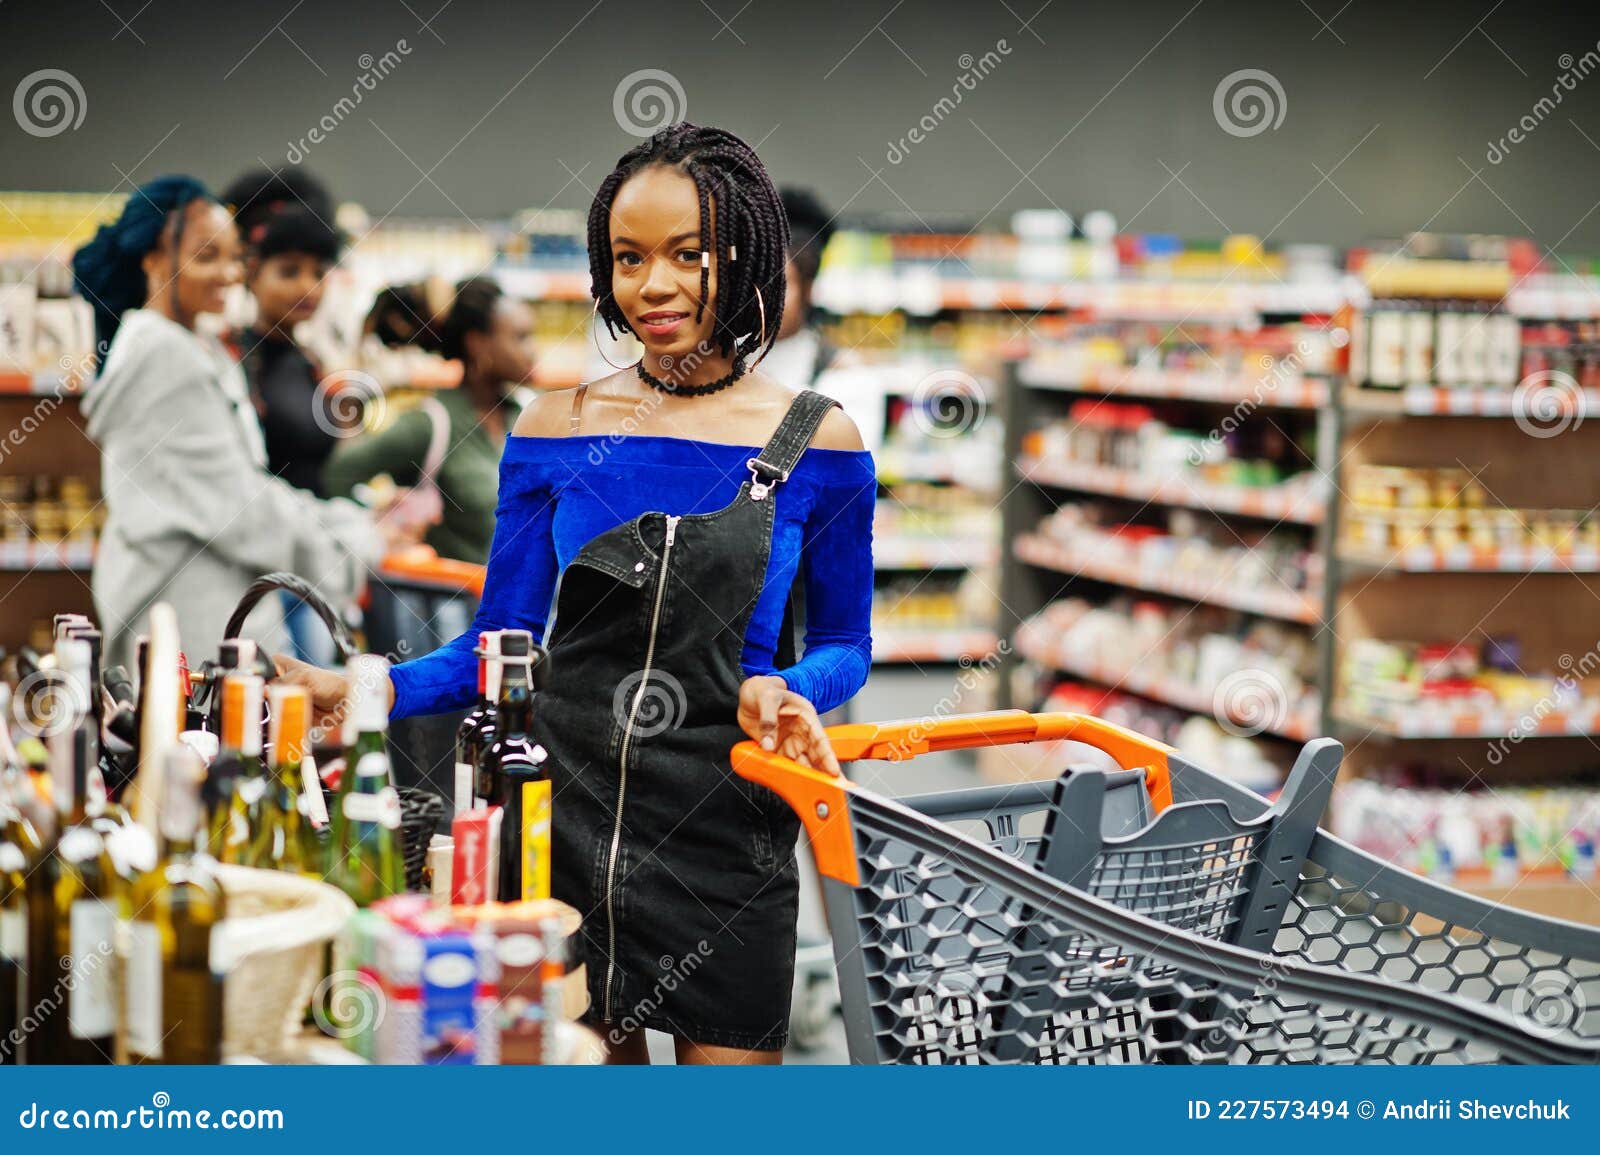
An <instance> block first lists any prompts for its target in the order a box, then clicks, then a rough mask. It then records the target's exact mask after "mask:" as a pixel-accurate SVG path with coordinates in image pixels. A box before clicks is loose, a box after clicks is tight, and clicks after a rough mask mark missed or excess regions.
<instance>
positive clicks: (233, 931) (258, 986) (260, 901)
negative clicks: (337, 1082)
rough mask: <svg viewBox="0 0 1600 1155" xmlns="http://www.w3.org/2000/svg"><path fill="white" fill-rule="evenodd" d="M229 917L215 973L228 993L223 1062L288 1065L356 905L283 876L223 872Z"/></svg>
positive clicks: (217, 947) (215, 943)
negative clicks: (329, 956)
mask: <svg viewBox="0 0 1600 1155" xmlns="http://www.w3.org/2000/svg"><path fill="white" fill-rule="evenodd" d="M216 869H217V878H218V880H219V881H220V882H221V883H222V889H223V891H224V893H225V894H226V895H227V900H228V917H227V918H226V919H225V920H224V921H223V923H222V924H221V925H220V926H219V927H218V928H217V930H216V934H215V937H214V938H213V939H212V947H211V951H212V966H213V967H215V968H216V969H217V970H219V971H221V972H223V973H224V974H225V975H226V976H227V978H226V983H225V986H224V993H223V999H224V1006H223V1020H222V1021H223V1040H222V1054H223V1058H224V1059H228V1058H234V1057H241V1056H245V1055H248V1056H252V1057H254V1058H258V1059H263V1060H267V1061H269V1062H270V1061H273V1060H281V1059H285V1058H288V1057H289V1055H290V1053H291V1052H292V1051H293V1049H294V1047H293V1039H294V1037H295V1036H297V1035H299V1034H300V1029H301V1022H302V1019H303V1016H304V1014H305V1009H306V1005H307V1003H308V1002H309V1001H310V999H311V993H312V991H313V990H314V989H315V988H316V985H317V983H318V981H319V980H320V979H321V978H322V975H323V973H324V971H325V967H326V956H325V949H326V947H327V945H328V943H330V942H332V941H333V938H334V936H335V935H337V934H338V933H339V931H340V930H342V929H343V928H344V925H345V923H346V922H347V921H349V918H350V916H351V915H352V914H354V913H355V909H356V908H355V903H353V902H351V901H350V899H349V898H348V897H347V896H346V895H345V894H344V893H343V892H341V891H339V890H336V889H335V888H334V887H331V886H329V885H327V884H326V883H322V882H315V881H313V880H311V879H308V878H301V877H299V876H298V875H294V874H286V873H283V872H280V871H272V870H256V869H253V868H251V867H246V866H218V867H217V868H216Z"/></svg>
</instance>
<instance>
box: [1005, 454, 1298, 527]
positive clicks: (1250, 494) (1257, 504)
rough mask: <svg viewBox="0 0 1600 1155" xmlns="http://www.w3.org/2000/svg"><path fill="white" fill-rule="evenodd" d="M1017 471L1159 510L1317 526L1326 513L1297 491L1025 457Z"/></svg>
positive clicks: (1037, 479)
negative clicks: (1154, 505)
mask: <svg viewBox="0 0 1600 1155" xmlns="http://www.w3.org/2000/svg"><path fill="white" fill-rule="evenodd" d="M1017 470H1018V472H1020V473H1021V474H1022V475H1023V476H1024V477H1026V478H1028V479H1030V480H1032V481H1034V482H1037V483H1039V484H1042V485H1053V486H1058V487H1060V488H1064V489H1080V490H1083V491H1085V492H1088V493H1103V494H1108V495H1110V496H1112V497H1126V498H1131V499H1133V500H1135V501H1149V502H1155V503H1157V504H1160V505H1181V506H1186V507H1189V508H1192V509H1208V510H1213V511H1215V512H1219V513H1235V514H1240V515H1242V516H1245V517H1260V518H1266V519H1267V520H1269V521H1292V522H1296V523H1298V524H1301V525H1320V524H1321V523H1322V519H1323V514H1324V509H1323V500H1322V498H1321V496H1320V495H1318V494H1317V493H1315V492H1314V491H1312V490H1310V489H1307V488H1304V487H1301V486H1294V487H1288V486H1275V487H1271V488H1266V487H1262V488H1252V487H1249V486H1244V485H1226V484H1217V483H1213V482H1205V481H1192V480H1189V479H1187V478H1172V479H1168V480H1163V479H1160V478H1154V477H1147V476H1145V475H1144V474H1142V473H1135V472H1134V471H1132V470H1129V469H1116V468H1113V467H1111V466H1107V465H1084V464H1081V463H1079V462H1075V461H1050V460H1046V459H1044V458H1037V457H1030V456H1027V455H1026V454H1024V455H1023V456H1021V457H1019V458H1018V459H1017Z"/></svg>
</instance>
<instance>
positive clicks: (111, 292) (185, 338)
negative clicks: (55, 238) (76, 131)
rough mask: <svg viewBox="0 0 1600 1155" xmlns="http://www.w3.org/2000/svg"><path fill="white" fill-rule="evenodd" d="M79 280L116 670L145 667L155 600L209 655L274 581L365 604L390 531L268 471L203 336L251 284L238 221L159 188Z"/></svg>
mask: <svg viewBox="0 0 1600 1155" xmlns="http://www.w3.org/2000/svg"><path fill="white" fill-rule="evenodd" d="M72 269H73V275H74V279H75V282H76V284H77V287H78V290H79V292H81V293H82V294H83V295H84V297H86V298H87V299H88V300H89V301H90V302H91V304H92V305H93V307H94V311H95V330H96V336H97V338H98V342H99V350H100V352H101V354H102V356H101V358H100V363H101V368H100V374H99V377H98V378H97V379H96V381H95V382H94V384H93V385H92V386H91V387H90V389H89V393H88V396H87V397H86V398H85V399H84V411H85V413H86V415H87V416H88V429H89V435H90V436H91V437H92V438H94V440H95V441H96V442H97V443H98V444H99V446H100V450H101V471H102V487H101V488H102V492H103V493H104V494H105V502H106V507H107V513H106V524H105V529H104V531H103V533H102V534H101V538H100V547H99V553H98V556H97V557H96V559H95V566H94V576H93V581H92V585H93V590H94V601H95V610H96V613H97V614H98V616H99V618H100V628H101V629H102V630H103V631H104V633H105V636H106V658H105V661H106V664H107V665H115V664H119V663H120V664H123V665H126V666H128V668H130V669H132V668H133V664H134V653H133V650H134V645H133V643H134V639H135V637H136V636H137V635H138V634H139V633H140V632H142V631H143V629H144V628H145V618H146V614H147V612H148V610H149V608H150V606H151V605H152V604H153V603H155V602H157V601H165V602H169V603H171V604H172V605H173V606H174V607H175V608H176V610H177V613H178V625H179V631H180V635H181V638H182V641H183V645H184V647H185V649H187V650H188V651H189V652H190V653H191V654H206V653H210V652H211V651H212V650H213V649H214V647H215V646H216V645H217V643H218V642H219V641H221V640H222V631H223V627H224V626H225V625H226V624H227V620H228V617H229V615H230V614H231V613H232V612H233V609H234V606H235V605H237V604H238V601H239V598H240V596H241V595H242V594H243V593H244V591H245V589H246V588H247V587H248V586H249V585H250V583H251V582H252V581H253V580H255V579H256V578H258V577H260V576H261V575H262V574H264V573H268V572H271V571H273V570H291V571H293V572H296V573H298V574H300V575H301V576H302V577H305V578H307V579H308V580H310V581H312V582H313V583H315V584H317V585H319V586H320V587H321V588H322V589H323V590H324V591H326V592H328V593H329V594H330V595H332V596H335V597H337V596H341V595H346V594H349V593H353V592H354V589H355V588H356V587H357V585H358V583H359V582H360V580H361V577H362V568H363V563H368V562H372V561H376V560H377V558H378V557H379V556H380V555H381V553H382V551H383V547H384V541H383V536H382V533H381V532H380V530H379V529H378V527H377V526H376V525H375V524H374V522H373V520H372V518H371V517H370V515H369V514H368V513H367V511H365V510H364V509H362V508H361V507H360V506H357V505H355V504H353V503H351V502H348V501H336V502H335V501H318V500H317V499H316V498H314V497H312V496H311V495H310V494H308V493H306V492H304V491H302V490H298V489H295V488H294V487H293V486H291V485H290V484H289V483H288V482H286V481H284V480H282V479H281V478H278V477H274V476H273V475H272V474H271V473H269V472H268V471H267V468H266V464H267V456H266V448H265V446H264V445H263V443H262V438H261V426H260V424H259V422H258V421H257V419H256V412H255V408H254V407H253V406H252V405H251V404H250V395H249V390H248V388H247V387H246V385H245V381H244V376H243V374H242V373H241V372H240V370H239V366H238V364H237V362H235V361H234V359H233V358H232V357H231V356H229V354H228V352H227V350H225V349H224V348H223V346H222V344H221V343H220V342H219V341H217V340H216V339H215V338H211V337H206V336H203V335H201V334H200V333H197V332H196V331H195V322H196V319H197V318H199V317H201V316H202V315H204V314H207V313H218V312H220V311H221V310H222V307H223V301H224V297H225V294H226V292H227V290H228V289H229V288H230V287H231V286H233V285H236V284H238V283H239V280H240V278H241V276H242V275H243V266H242V263H241V261H240V244H239V233H238V229H237V228H236V227H235V226H234V223H233V218H232V217H231V216H230V215H229V214H228V211H227V210H226V209H225V208H223V207H222V205H220V204H218V203H217V202H216V200H214V199H213V198H212V197H211V195H210V194H209V193H208V192H207V191H206V189H205V187H204V186H203V185H201V184H200V183H199V182H198V181H195V180H193V179H192V178H189V177H182V176H169V177H162V178H160V179H159V180H155V181H151V182H150V183H149V184H146V185H144V186H142V187H140V188H138V189H135V190H134V192H133V195H131V196H130V197H129V198H128V200H127V203H126V205H125V206H124V207H123V210H122V215H121V216H119V217H118V218H117V220H116V221H115V222H113V223H111V224H108V225H105V226H103V227H102V228H101V229H100V231H99V232H98V233H97V234H96V235H95V237H94V239H93V240H92V241H90V242H89V243H88V244H87V245H85V246H84V247H83V248H81V249H79V250H78V252H77V253H76V254H75V255H74V256H73V261H72ZM276 609H277V604H276V603H275V602H270V603H264V605H263V608H262V612H263V617H264V619H265V620H261V619H258V620H257V622H258V624H259V625H260V626H261V627H262V629H263V631H264V632H261V633H257V635H256V636H258V637H260V638H261V639H262V640H263V641H272V640H274V639H275V638H276V637H277V632H276V631H275V629H274V626H275V624H276V623H275V621H274V620H273V619H274V617H275V616H276V615H275V613H274V611H276Z"/></svg>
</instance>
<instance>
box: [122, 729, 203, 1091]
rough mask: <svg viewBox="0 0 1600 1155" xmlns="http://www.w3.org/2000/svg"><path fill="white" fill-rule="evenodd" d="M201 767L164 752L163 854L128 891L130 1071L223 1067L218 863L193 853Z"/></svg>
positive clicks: (180, 753) (183, 751)
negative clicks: (159, 1066) (148, 1066)
mask: <svg viewBox="0 0 1600 1155" xmlns="http://www.w3.org/2000/svg"><path fill="white" fill-rule="evenodd" d="M204 779H205V766H204V765H203V764H202V763H201V761H200V756H199V755H198V754H196V753H195V752H194V751H193V750H191V749H189V748H188V747H187V746H174V747H172V748H171V749H170V750H168V752H167V759H166V766H165V773H164V774H163V775H162V779H161V787H162V795H161V804H160V806H161V813H160V825H161V849H160V856H159V859H158V861H157V864H156V866H155V868H154V869H153V870H150V871H149V872H147V873H145V874H144V875H142V876H141V877H140V878H139V879H138V880H137V881H136V882H135V883H134V884H133V887H132V888H131V891H132V895H133V912H134V913H133V918H132V920H131V921H130V923H129V928H128V962H127V983H126V990H127V1009H128V1010H127V1045H128V1057H129V1059H130V1061H132V1062H135V1063H218V1062H221V1060H222V981H223V980H222V976H221V975H220V974H218V973H217V972H216V971H215V970H213V968H212V962H213V957H212V934H213V932H214V931H215V929H216V927H217V925H218V924H219V923H221V922H222V920H223V918H224V917H225V916H226V913H227V900H226V898H225V896H224V894H223V891H222V885H221V883H219V882H218V881H217V877H216V873H215V870H214V869H213V868H214V866H215V865H216V863H215V860H214V859H212V858H211V857H210V856H209V855H207V854H204V853H202V852H200V851H199V850H198V849H197V846H196V841H197V839H198V838H199V835H200V832H201V830H203V829H204V828H205V808H204V806H203V805H202V804H201V801H200V788H201V784H202V783H203V781H204Z"/></svg>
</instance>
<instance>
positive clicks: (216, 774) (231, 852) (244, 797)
mask: <svg viewBox="0 0 1600 1155" xmlns="http://www.w3.org/2000/svg"><path fill="white" fill-rule="evenodd" d="M263 689H264V684H263V682H262V680H261V677H260V675H258V674H229V675H228V676H227V677H226V678H224V679H223V681H222V747H221V750H220V751H219V752H218V754H217V758H216V760H215V761H214V762H213V763H212V773H211V783H210V785H211V787H212V799H211V819H210V823H209V828H208V829H209V837H208V839H207V847H208V849H209V850H210V851H211V853H212V854H214V855H215V856H216V857H217V859H218V861H221V862H226V863H230V864H232V865H236V866H256V865H258V864H257V863H256V862H254V861H252V845H253V844H252V839H253V837H254V834H255V832H256V831H257V830H258V829H259V828H260V826H261V807H262V801H263V799H265V797H266V794H267V779H266V773H265V770H264V768H263V767H262V765H261V699H262V693H263Z"/></svg>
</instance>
